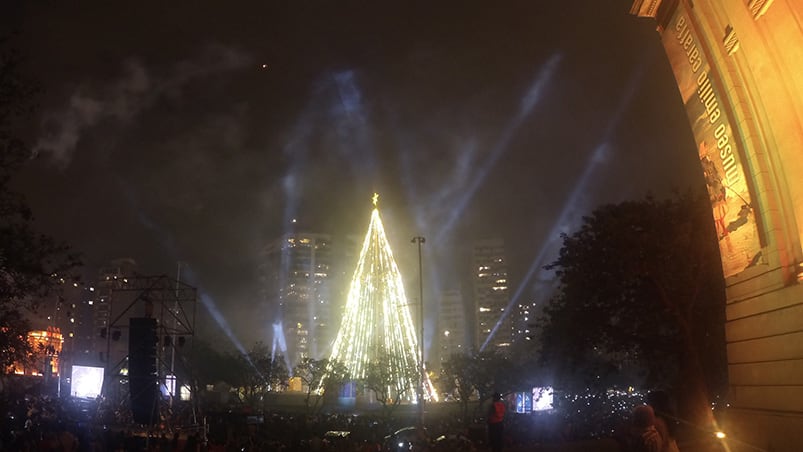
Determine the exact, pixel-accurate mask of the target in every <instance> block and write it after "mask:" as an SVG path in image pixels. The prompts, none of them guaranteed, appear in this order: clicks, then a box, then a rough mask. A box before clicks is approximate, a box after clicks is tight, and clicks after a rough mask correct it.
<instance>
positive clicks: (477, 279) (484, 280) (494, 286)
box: [472, 239, 516, 350]
mask: <svg viewBox="0 0 803 452" xmlns="http://www.w3.org/2000/svg"><path fill="white" fill-rule="evenodd" d="M472 262H473V268H472V271H473V277H474V305H475V313H476V319H477V325H476V327H477V328H476V340H475V346H476V347H477V350H483V349H485V350H487V349H490V348H495V349H501V350H508V349H509V347H510V345H511V344H512V343H513V339H514V333H515V329H514V326H513V325H514V321H515V319H516V316H515V315H505V314H506V310H507V308H508V306H507V305H508V302H509V301H510V290H509V289H508V268H507V260H506V258H505V244H504V241H503V240H502V239H485V240H479V241H477V242H475V243H474V248H473V253H472ZM509 314H512V313H509Z"/></svg>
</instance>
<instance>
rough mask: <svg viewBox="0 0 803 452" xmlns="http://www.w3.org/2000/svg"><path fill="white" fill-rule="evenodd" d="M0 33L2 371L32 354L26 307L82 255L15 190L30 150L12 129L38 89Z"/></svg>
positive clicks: (64, 276)
mask: <svg viewBox="0 0 803 452" xmlns="http://www.w3.org/2000/svg"><path fill="white" fill-rule="evenodd" d="M6 41H7V40H5V39H3V38H0V344H2V345H3V346H2V347H1V348H0V364H2V365H3V366H2V368H0V375H4V374H5V373H6V372H7V371H8V365H7V363H9V362H14V361H15V360H21V359H24V358H25V356H27V355H28V354H30V353H31V352H32V351H33V350H31V348H30V345H29V344H28V341H27V337H26V335H27V331H28V330H29V329H30V328H29V326H28V324H27V322H26V320H25V315H24V312H25V310H33V309H36V307H37V301H38V300H39V299H40V298H41V297H44V296H46V295H47V294H49V293H50V292H51V291H52V290H53V289H54V288H55V287H56V285H58V284H59V283H64V282H65V281H66V280H68V279H74V276H73V275H72V274H71V273H72V272H73V271H74V270H75V269H76V268H77V267H79V266H80V260H79V258H78V255H77V254H75V253H72V252H71V251H70V249H69V247H68V246H66V245H65V244H63V243H59V242H57V241H55V240H54V239H52V238H50V237H48V236H45V235H42V234H38V233H36V232H35V231H34V229H33V226H32V223H33V214H32V212H31V210H30V208H29V207H28V205H27V204H26V203H25V199H24V198H23V197H22V196H21V195H20V194H18V193H15V192H14V191H13V190H11V188H10V186H9V184H10V181H11V178H12V176H13V175H14V174H15V173H16V171H17V170H18V169H19V167H20V166H21V165H22V164H23V163H24V162H25V160H26V159H27V158H28V156H29V155H30V149H29V148H28V147H27V146H26V144H25V143H24V142H23V141H22V140H21V139H19V137H17V136H16V134H15V133H14V129H15V127H16V125H17V124H18V123H19V121H20V120H21V119H23V118H24V117H25V115H26V114H28V113H30V111H31V101H32V98H33V94H34V93H35V89H34V88H32V85H31V84H30V83H27V81H26V80H25V79H24V78H23V77H22V76H21V75H20V73H19V71H18V68H19V64H20V57H19V56H18V55H17V54H15V53H14V52H11V51H7V50H3V49H5V45H6Z"/></svg>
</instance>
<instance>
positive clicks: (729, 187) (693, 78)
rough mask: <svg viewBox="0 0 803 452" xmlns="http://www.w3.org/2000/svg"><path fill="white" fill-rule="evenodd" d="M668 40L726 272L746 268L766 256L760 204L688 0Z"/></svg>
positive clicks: (665, 36)
mask: <svg viewBox="0 0 803 452" xmlns="http://www.w3.org/2000/svg"><path fill="white" fill-rule="evenodd" d="M662 40H663V44H664V48H666V53H667V55H668V57H669V62H670V64H671V65H672V71H673V72H674V73H675V79H676V80H677V83H678V89H680V94H681V96H682V98H683V103H684V105H685V106H686V114H687V115H688V117H689V123H690V124H691V127H692V132H693V133H694V138H695V139H696V140H697V144H698V151H699V155H700V165H701V166H702V170H703V175H704V176H705V183H706V186H707V187H708V195H709V198H710V200H711V211H712V213H713V216H714V223H715V224H716V229H717V236H718V237H719V251H720V255H721V257H722V270H723V271H724V273H725V277H729V276H733V275H736V274H738V273H741V272H742V271H743V270H745V269H746V268H748V267H752V266H754V265H756V264H757V263H758V262H759V260H760V258H761V243H760V240H759V235H758V228H757V227H756V212H755V210H754V208H755V206H754V205H753V203H752V202H751V198H750V192H749V190H748V185H747V179H746V178H745V172H744V168H743V167H742V154H741V153H740V151H739V149H738V144H739V143H737V141H736V140H734V135H733V127H732V126H731V122H730V119H729V118H728V115H727V114H726V113H725V103H727V102H729V99H726V98H725V96H724V95H723V93H722V92H720V90H719V89H718V88H717V87H716V86H715V84H714V83H712V80H711V72H712V68H711V66H710V64H709V62H708V61H707V58H706V56H705V54H704V52H703V48H702V46H703V45H704V43H703V42H702V41H701V40H700V39H699V37H698V36H697V34H696V33H695V31H694V30H693V27H692V24H691V23H690V22H689V17H688V14H687V13H686V11H685V9H684V8H683V6H682V5H679V6H678V8H677V9H676V10H675V14H674V16H673V17H672V20H671V21H670V22H669V26H667V28H666V30H664V32H663V33H662Z"/></svg>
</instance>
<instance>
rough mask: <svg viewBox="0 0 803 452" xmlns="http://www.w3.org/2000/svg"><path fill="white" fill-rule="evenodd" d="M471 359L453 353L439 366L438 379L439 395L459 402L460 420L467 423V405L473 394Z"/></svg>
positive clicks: (468, 356)
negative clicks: (448, 396)
mask: <svg viewBox="0 0 803 452" xmlns="http://www.w3.org/2000/svg"><path fill="white" fill-rule="evenodd" d="M471 364H472V357H471V356H470V355H467V354H463V353H453V354H452V355H451V356H450V357H449V359H448V360H446V361H445V362H444V363H443V365H442V366H441V373H440V376H439V378H438V383H439V388H438V390H439V391H440V393H441V394H443V395H444V396H445V395H446V394H449V395H452V396H453V397H455V398H456V399H457V400H458V401H459V402H460V413H461V418H462V419H463V421H464V422H468V404H469V402H470V401H471V397H472V395H473V394H474V390H475V388H474V379H473V378H472V374H471Z"/></svg>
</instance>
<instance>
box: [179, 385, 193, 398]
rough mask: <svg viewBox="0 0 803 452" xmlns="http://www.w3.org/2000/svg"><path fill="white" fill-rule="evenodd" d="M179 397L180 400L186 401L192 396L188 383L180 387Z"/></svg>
mask: <svg viewBox="0 0 803 452" xmlns="http://www.w3.org/2000/svg"><path fill="white" fill-rule="evenodd" d="M179 398H180V399H181V401H182V402H187V401H189V400H190V399H191V398H192V390H191V389H190V385H183V386H182V387H181V393H179Z"/></svg>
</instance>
